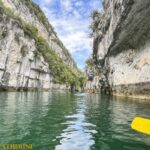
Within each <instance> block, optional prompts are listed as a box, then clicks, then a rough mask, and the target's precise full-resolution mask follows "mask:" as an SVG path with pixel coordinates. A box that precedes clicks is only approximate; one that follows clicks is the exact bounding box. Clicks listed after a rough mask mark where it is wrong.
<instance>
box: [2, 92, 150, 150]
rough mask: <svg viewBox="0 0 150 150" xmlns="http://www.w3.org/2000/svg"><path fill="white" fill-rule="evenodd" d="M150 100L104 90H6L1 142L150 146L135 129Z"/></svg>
mask: <svg viewBox="0 0 150 150" xmlns="http://www.w3.org/2000/svg"><path fill="white" fill-rule="evenodd" d="M137 115H138V116H142V117H147V118H150V104H149V103H147V102H136V101H134V100H133V99H126V98H115V97H111V96H107V95H100V94H93V95H89V94H71V93H69V92H28V93H18V92H14V93H11V92H10V93H9V92H1V93H0V143H1V144H2V143H9V144H10V143H31V144H33V147H34V149H35V150H54V149H56V150H149V149H150V136H148V135H144V134H141V133H138V132H136V131H133V130H132V129H131V128H130V124H131V121H132V119H133V118H134V117H135V116H137Z"/></svg>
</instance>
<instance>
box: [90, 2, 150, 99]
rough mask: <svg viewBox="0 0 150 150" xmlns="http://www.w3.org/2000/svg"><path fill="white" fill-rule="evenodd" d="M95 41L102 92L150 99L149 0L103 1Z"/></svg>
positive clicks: (94, 49) (96, 62) (95, 53)
mask: <svg viewBox="0 0 150 150" xmlns="http://www.w3.org/2000/svg"><path fill="white" fill-rule="evenodd" d="M103 5H104V9H103V11H102V12H101V18H100V21H99V26H98V29H97V33H95V36H94V42H93V59H94V60H95V64H96V66H97V67H99V68H100V69H101V70H102V72H103V76H105V78H103V79H102V80H100V83H103V84H102V85H103V86H102V89H104V90H105V91H109V92H112V93H113V94H117V95H126V96H135V97H141V98H150V94H149V93H150V40H149V39H150V16H149V14H150V1H149V0H142V1H141V0H126V1H125V0H111V1H110V0H104V1H103Z"/></svg>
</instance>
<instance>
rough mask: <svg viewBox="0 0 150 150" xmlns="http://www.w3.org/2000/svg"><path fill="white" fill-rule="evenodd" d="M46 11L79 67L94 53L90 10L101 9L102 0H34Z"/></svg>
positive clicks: (82, 66)
mask: <svg viewBox="0 0 150 150" xmlns="http://www.w3.org/2000/svg"><path fill="white" fill-rule="evenodd" d="M34 2H36V3H37V4H39V5H40V7H41V8H42V10H43V11H44V12H45V14H46V16H47V18H48V19H49V21H50V23H51V24H52V26H53V27H54V29H55V31H56V32H57V35H58V37H59V38H60V40H61V41H62V42H63V43H64V45H65V46H66V47H67V49H68V50H69V52H70V53H71V55H72V57H73V58H74V60H75V61H76V63H77V65H78V67H79V68H81V69H83V68H84V67H85V61H86V59H87V58H88V57H89V56H90V54H91V53H92V39H90V38H89V32H90V31H89V25H90V17H89V16H90V12H91V11H92V10H94V9H99V10H101V8H102V5H101V0H34Z"/></svg>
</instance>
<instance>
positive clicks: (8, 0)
mask: <svg viewBox="0 0 150 150" xmlns="http://www.w3.org/2000/svg"><path fill="white" fill-rule="evenodd" d="M43 43H44V44H45V45H44V44H43ZM47 49H49V52H47ZM42 50H43V51H44V50H45V51H44V52H42ZM46 52H47V53H46ZM52 54H53V56H52ZM44 56H45V57H44ZM52 59H56V60H54V61H55V62H51V61H52ZM57 62H60V64H61V66H62V65H63V66H62V68H65V69H68V70H69V71H68V70H67V71H68V73H70V74H71V72H74V74H75V73H77V74H78V72H79V71H78V68H77V66H76V64H75V62H74V60H73V59H72V57H71V55H70V54H69V52H68V50H67V49H66V48H65V47H64V45H63V44H62V42H61V41H60V40H59V38H58V37H57V35H56V33H55V31H54V29H53V27H52V26H51V24H50V23H49V22H48V20H47V18H46V17H45V15H44V14H43V12H42V11H41V9H40V8H39V6H38V5H36V4H35V3H33V2H32V1H31V0H1V1H0V89H1V90H8V89H10V90H11V89H12V90H32V89H47V90H48V89H50V88H56V89H68V88H70V87H69V84H68V85H67V84H66V82H65V81H66V80H65V79H64V80H63V83H62V84H59V82H58V83H57V82H54V79H55V74H57V76H58V77H57V80H58V81H59V72H58V70H60V71H61V69H62V68H59V65H60V64H58V65H57V70H56V67H55V66H53V64H56V63H57ZM52 63H53V64H52ZM50 65H51V67H50ZM54 72H56V73H55V74H54ZM64 76H65V75H64ZM64 78H65V77H64ZM61 80H62V79H61Z"/></svg>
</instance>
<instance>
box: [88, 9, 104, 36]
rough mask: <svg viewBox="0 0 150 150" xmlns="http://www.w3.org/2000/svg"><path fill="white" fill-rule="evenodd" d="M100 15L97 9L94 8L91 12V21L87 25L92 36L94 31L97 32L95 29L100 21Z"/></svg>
mask: <svg viewBox="0 0 150 150" xmlns="http://www.w3.org/2000/svg"><path fill="white" fill-rule="evenodd" d="M100 17H101V13H100V12H99V11H98V10H94V11H93V12H92V13H91V19H92V22H91V25H90V27H89V28H90V30H91V33H90V37H93V35H94V33H95V32H97V29H98V26H99V23H100Z"/></svg>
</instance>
